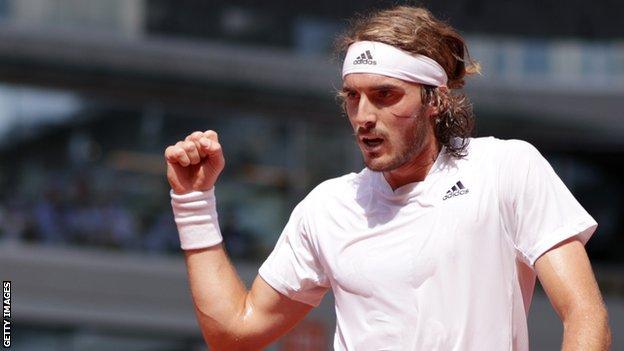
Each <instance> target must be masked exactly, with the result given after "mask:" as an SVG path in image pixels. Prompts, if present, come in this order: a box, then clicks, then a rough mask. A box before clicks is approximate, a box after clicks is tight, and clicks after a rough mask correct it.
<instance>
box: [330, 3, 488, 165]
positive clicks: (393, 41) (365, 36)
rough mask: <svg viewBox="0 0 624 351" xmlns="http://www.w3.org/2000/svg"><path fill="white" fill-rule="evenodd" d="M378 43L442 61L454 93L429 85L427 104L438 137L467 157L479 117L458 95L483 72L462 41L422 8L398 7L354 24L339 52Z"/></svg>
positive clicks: (425, 89) (456, 154)
mask: <svg viewBox="0 0 624 351" xmlns="http://www.w3.org/2000/svg"><path fill="white" fill-rule="evenodd" d="M365 40H367V41H377V42H382V43H385V44H388V45H392V46H394V47H397V48H399V49H402V50H404V51H407V52H409V53H413V54H420V55H424V56H427V57H429V58H431V59H433V60H435V61H436V62H438V63H439V64H440V65H441V66H442V68H444V70H445V71H446V75H447V76H448V83H447V87H448V89H444V88H438V87H434V86H427V85H424V86H423V89H422V101H423V103H424V104H430V105H432V106H436V107H437V110H438V114H437V116H435V122H436V124H435V135H436V138H437V140H438V142H440V143H441V144H442V145H444V146H445V147H446V150H447V152H448V153H449V154H451V155H453V156H454V157H457V158H461V157H463V156H465V149H466V146H467V145H468V140H469V139H468V138H469V137H470V136H471V135H472V133H473V130H474V126H475V118H474V113H473V110H472V104H471V103H470V100H469V99H468V97H467V96H466V95H465V94H463V93H456V92H454V91H453V90H456V89H461V88H463V87H464V85H465V83H466V82H465V77H466V76H467V75H471V74H474V73H479V71H480V66H479V64H478V63H477V62H475V61H474V60H472V59H471V58H470V54H469V53H468V47H467V46H466V42H465V40H464V38H462V36H461V35H460V34H459V33H457V31H455V29H453V28H452V27H451V26H449V25H448V24H446V23H444V22H442V21H440V20H438V19H436V18H435V17H434V16H433V15H432V14H431V13H430V12H429V11H428V10H426V9H424V8H420V7H410V6H397V7H394V8H391V9H387V10H381V11H377V12H374V13H372V14H370V15H367V16H361V17H358V18H356V19H355V20H353V22H352V23H351V26H350V28H349V29H348V30H347V31H346V32H345V33H344V34H343V35H342V36H340V37H339V38H338V39H337V41H336V51H337V53H339V54H344V53H345V52H346V51H347V49H348V47H349V45H351V44H353V43H354V42H356V41H365Z"/></svg>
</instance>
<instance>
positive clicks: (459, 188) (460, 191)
mask: <svg viewBox="0 0 624 351" xmlns="http://www.w3.org/2000/svg"><path fill="white" fill-rule="evenodd" d="M464 194H468V189H466V187H465V186H464V184H462V182H461V181H458V182H457V183H455V185H453V187H452V188H451V189H450V190H449V191H447V192H446V195H444V197H443V198H442V200H447V199H450V198H452V197H453V196H459V195H464Z"/></svg>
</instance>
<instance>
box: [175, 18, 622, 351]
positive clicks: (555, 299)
mask: <svg viewBox="0 0 624 351" xmlns="http://www.w3.org/2000/svg"><path fill="white" fill-rule="evenodd" d="M341 44H342V45H341V47H342V48H344V50H345V51H346V52H345V59H344V64H343V70H342V78H343V88H342V91H341V93H340V95H341V96H342V98H343V103H344V109H345V111H346V114H347V116H348V118H349V122H350V123H351V126H352V127H353V130H354V132H355V135H356V138H357V144H358V145H359V147H360V149H361V151H362V155H363V158H364V161H365V164H366V168H365V169H363V170H362V171H361V172H359V173H351V174H347V175H345V176H342V177H339V178H335V179H331V180H328V181H325V182H323V183H322V184H320V185H319V186H317V187H316V188H315V189H314V190H312V191H311V192H310V194H309V195H308V196H307V197H306V198H305V199H303V200H302V201H301V202H300V203H299V204H298V205H297V206H296V207H295V209H294V210H293V212H292V215H291V217H290V220H289V221H288V223H287V225H286V227H285V228H284V231H283V232H282V234H281V237H280V238H279V240H278V242H277V244H276V246H275V249H274V250H273V252H272V253H271V254H270V256H269V257H268V258H267V260H266V261H265V262H264V264H263V265H262V266H261V267H260V270H259V275H258V277H257V278H256V279H255V281H254V283H253V286H252V287H251V290H249V291H248V290H247V289H246V288H245V286H244V285H243V284H242V283H241V281H240V279H239V277H238V275H237V273H236V271H235V269H234V268H233V266H232V264H231V263H230V262H229V260H228V257H227V255H226V253H225V251H224V249H223V246H222V245H221V241H222V237H221V234H220V231H219V225H218V221H217V212H216V209H215V208H216V205H215V196H214V184H215V182H216V181H217V178H218V176H219V174H220V172H221V171H222V169H223V167H224V164H225V161H224V157H223V152H222V150H221V146H220V144H219V139H218V136H217V133H216V132H214V131H207V132H195V133H192V134H190V135H189V136H188V137H187V138H186V139H185V140H184V141H180V142H178V143H177V144H175V145H172V146H170V147H168V148H167V150H166V151H165V157H166V159H167V164H168V170H167V176H168V180H169V182H170V184H171V188H172V191H171V198H172V206H173V210H174V216H175V220H176V223H177V225H178V230H179V234H180V240H181V246H182V249H184V250H185V254H186V263H187V266H188V272H189V279H190V285H191V290H192V295H193V300H194V302H195V307H196V313H197V318H198V320H199V324H200V327H201V330H202V333H203V336H204V338H205V340H206V342H207V343H208V344H209V345H210V346H211V347H213V348H214V349H216V350H255V349H260V348H262V347H264V346H266V345H268V344H269V343H270V342H272V341H274V340H275V339H277V338H278V337H280V336H281V335H283V334H284V333H286V332H287V331H288V330H289V329H291V328H292V327H293V326H294V325H296V324H297V322H298V321H300V320H301V319H302V318H304V316H305V315H306V314H307V313H308V312H309V311H310V310H311V309H312V308H314V307H315V306H317V305H318V304H319V302H320V301H321V299H322V298H323V295H324V294H325V293H326V292H327V291H328V290H329V289H332V291H333V293H334V295H335V301H336V316H337V327H336V332H335V338H334V348H335V349H336V350H358V351H359V350H464V351H465V350H479V351H481V350H497V351H498V350H517V351H522V350H528V348H529V341H528V332H527V313H528V311H529V306H530V304H531V297H532V294H533V288H534V285H535V279H536V277H537V278H539V280H540V282H541V284H542V286H543V287H544V290H545V291H546V293H547V294H548V297H549V298H550V301H551V303H552V305H553V307H554V309H555V310H556V311H557V313H558V314H559V316H560V317H561V321H562V322H563V326H564V328H563V329H564V335H563V346H562V347H563V349H564V350H607V349H608V348H609V344H610V330H609V326H608V318H607V312H606V309H605V306H604V304H603V301H602V298H601V295H600V291H599V289H598V286H597V284H596V281H595V278H594V275H593V273H592V269H591V266H590V262H589V260H588V258H587V254H586V252H585V249H584V244H585V243H586V242H587V240H588V239H589V238H590V237H591V235H592V234H593V233H594V230H595V229H596V226H597V224H596V222H595V221H594V219H593V218H592V217H591V216H590V215H589V214H588V213H587V212H586V211H585V210H584V209H583V207H582V206H581V205H580V204H579V203H578V202H577V201H576V200H575V198H574V197H573V196H572V194H571V193H570V191H569V190H568V189H567V188H566V186H565V185H564V184H563V182H562V181H561V180H560V179H559V177H558V176H557V175H556V174H555V172H554V171H553V169H552V168H551V166H550V165H549V164H548V162H547V161H546V160H545V159H544V157H542V156H541V155H540V153H539V152H538V151H537V150H536V149H535V148H534V147H533V146H531V145H530V144H528V143H526V142H524V141H520V140H501V139H497V138H493V137H487V138H471V137H470V135H471V132H472V128H473V120H474V118H473V115H472V111H471V109H470V103H469V101H468V99H467V98H466V97H465V96H463V95H460V94H457V93H455V92H454V90H455V89H458V88H461V87H462V86H463V85H464V78H465V77H466V76H467V75H468V74H471V73H474V72H477V71H478V66H477V65H476V64H475V63H473V62H472V61H471V60H470V58H469V55H468V52H467V48H466V44H465V42H464V40H463V39H462V37H461V36H460V35H459V34H458V33H457V32H456V31H455V30H454V29H453V28H451V27H450V26H448V25H447V24H445V23H443V22H440V21H439V20H437V19H436V18H434V17H433V16H432V15H431V14H430V13H429V12H428V11H427V10H425V9H422V8H413V7H396V8H393V9H390V10H384V11H380V12H377V13H374V14H372V15H370V16H368V17H366V18H362V19H360V20H359V21H356V22H355V23H354V24H353V26H352V28H351V29H350V30H349V31H348V32H347V33H346V34H345V35H344V36H343V38H342V39H341Z"/></svg>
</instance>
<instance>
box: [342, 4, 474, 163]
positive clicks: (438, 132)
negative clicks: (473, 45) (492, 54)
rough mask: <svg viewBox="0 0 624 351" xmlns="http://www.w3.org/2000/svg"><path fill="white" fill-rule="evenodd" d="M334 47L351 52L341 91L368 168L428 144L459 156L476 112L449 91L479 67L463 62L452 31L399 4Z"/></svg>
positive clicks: (359, 23)
mask: <svg viewBox="0 0 624 351" xmlns="http://www.w3.org/2000/svg"><path fill="white" fill-rule="evenodd" d="M366 42H372V43H369V44H368V45H374V48H375V50H373V51H374V52H375V53H376V55H378V56H385V57H386V58H387V59H388V60H386V61H385V62H390V63H389V64H386V66H383V65H377V64H378V62H377V61H375V58H373V59H371V57H372V55H371V53H370V52H367V51H366V50H362V49H365V48H366V45H367V44H366ZM354 43H355V44H354ZM377 43H381V44H377ZM337 44H338V45H337V46H338V49H339V50H340V52H343V53H344V52H347V53H348V56H349V58H348V59H349V61H348V62H345V67H344V71H343V91H342V92H341V94H340V96H341V97H342V98H343V106H344V109H345V112H346V113H347V115H348V116H349V121H350V122H351V125H352V126H353V128H354V131H355V132H356V137H357V138H358V144H359V145H360V148H361V149H362V153H363V155H364V159H365V162H366V164H367V166H368V167H369V168H371V169H373V170H377V171H389V170H392V169H394V168H397V167H399V166H401V165H402V164H404V163H406V162H408V161H409V160H410V159H413V158H414V157H417V156H418V155H419V154H420V153H421V152H422V151H423V149H424V147H426V146H427V145H429V144H430V143H432V142H433V143H436V142H437V143H439V144H443V145H445V146H446V149H447V152H449V153H450V154H452V155H454V156H456V157H461V156H462V155H463V154H464V149H465V146H466V144H467V140H466V138H468V137H469V136H470V134H471V133H472V130H473V126H474V117H473V114H472V109H471V105H470V103H469V102H468V100H467V98H466V97H465V96H463V95H455V94H452V93H451V91H450V90H452V89H457V88H461V87H463V85H464V77H465V76H466V75H467V74H471V73H475V72H477V71H478V66H477V65H476V64H474V63H472V61H470V59H469V58H467V60H468V61H466V60H465V59H464V57H468V51H467V48H466V45H465V43H464V40H463V38H462V37H461V36H460V35H459V34H458V33H457V32H456V31H455V30H454V29H453V28H451V27H450V26H448V25H447V24H445V23H443V22H441V21H438V20H437V19H435V18H434V17H433V16H432V15H431V14H430V13H429V12H428V11H427V10H425V9H422V8H414V7H405V6H401V7H396V8H393V9H390V10H384V11H379V12H377V13H373V14H372V15H370V16H367V17H363V18H360V19H358V20H356V21H355V22H354V23H353V25H352V26H351V28H350V29H349V30H348V31H347V32H346V34H344V35H343V36H342V37H341V38H340V39H339V41H338V43H337ZM388 45H389V46H388ZM396 49H399V50H396ZM393 50H394V51H393ZM355 51H357V52H355ZM359 51H362V53H361V54H360V53H359ZM358 54H359V56H358ZM354 55H355V56H354ZM362 55H364V56H362ZM351 61H353V62H351ZM382 66H383V67H382ZM361 67H369V68H370V70H368V71H367V69H362V68H361ZM384 69H385V71H384ZM388 72H390V73H388ZM397 72H398V73H397ZM375 136H377V138H372V137H375ZM458 141H463V142H459V143H458Z"/></svg>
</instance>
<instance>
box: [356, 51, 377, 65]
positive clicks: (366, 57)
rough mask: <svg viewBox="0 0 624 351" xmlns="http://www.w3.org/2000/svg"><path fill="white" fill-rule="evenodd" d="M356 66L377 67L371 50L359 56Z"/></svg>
mask: <svg viewBox="0 0 624 351" xmlns="http://www.w3.org/2000/svg"><path fill="white" fill-rule="evenodd" d="M353 64H354V65H376V64H377V61H375V60H373V55H371V53H370V50H366V51H365V52H363V53H362V54H361V55H360V56H358V57H357V58H356V59H355V61H353Z"/></svg>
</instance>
